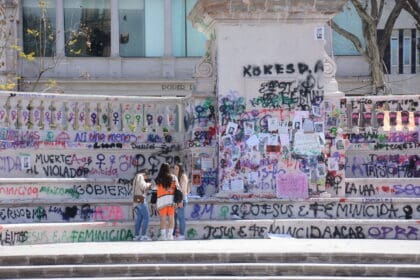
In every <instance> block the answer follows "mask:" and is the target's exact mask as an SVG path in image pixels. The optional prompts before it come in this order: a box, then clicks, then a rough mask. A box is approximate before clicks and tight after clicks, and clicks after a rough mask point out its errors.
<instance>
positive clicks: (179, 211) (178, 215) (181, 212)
mask: <svg viewBox="0 0 420 280" xmlns="http://www.w3.org/2000/svg"><path fill="white" fill-rule="evenodd" d="M182 205H183V207H182V208H176V212H175V228H174V234H175V233H176V230H177V228H178V223H179V235H185V207H186V206H187V201H186V200H185V199H184V201H183V202H182Z"/></svg>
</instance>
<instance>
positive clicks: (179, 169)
mask: <svg viewBox="0 0 420 280" xmlns="http://www.w3.org/2000/svg"><path fill="white" fill-rule="evenodd" d="M174 174H175V176H176V177H177V178H178V182H179V186H180V189H181V191H182V194H183V198H184V199H183V201H182V202H180V203H178V204H177V208H176V211H175V230H174V234H175V232H176V230H177V228H178V224H179V235H178V240H184V239H185V207H186V206H187V202H188V199H187V195H188V194H189V193H190V189H189V185H188V176H187V174H185V171H184V167H183V166H182V165H181V164H175V166H174Z"/></svg>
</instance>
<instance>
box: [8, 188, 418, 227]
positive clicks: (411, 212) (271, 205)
mask: <svg viewBox="0 0 420 280" xmlns="http://www.w3.org/2000/svg"><path fill="white" fill-rule="evenodd" d="M418 190H419V191H418V193H417V194H416V195H417V196H418V195H419V194H420V186H419V189H418ZM0 204H1V207H0V220H1V222H2V223H4V224H18V223H28V224H29V223H60V222H98V221H108V222H112V221H116V222H123V221H128V220H131V219H132V218H133V207H132V197H131V196H130V197H125V198H121V199H116V198H105V197H97V198H95V199H93V198H78V199H72V200H67V201H66V200H58V199H52V198H48V200H43V199H42V197H41V196H40V197H39V198H36V199H24V198H19V199H15V200H12V199H10V198H8V197H6V196H4V195H3V194H2V193H0ZM419 205H420V197H363V198H361V197H341V198H338V197H334V198H327V197H324V198H310V199H302V200H289V199H255V198H248V199H245V198H243V199H226V198H205V199H201V198H191V199H190V201H189V202H188V204H187V207H186V209H185V216H186V218H187V220H191V221H195V220H234V219H250V220H256V219H363V220H367V219H384V220H388V219H399V220H410V219H420V207H419ZM149 208H150V213H151V217H150V218H151V219H152V220H158V219H159V217H158V215H157V212H156V210H155V208H153V207H152V206H151V205H150V204H149Z"/></svg>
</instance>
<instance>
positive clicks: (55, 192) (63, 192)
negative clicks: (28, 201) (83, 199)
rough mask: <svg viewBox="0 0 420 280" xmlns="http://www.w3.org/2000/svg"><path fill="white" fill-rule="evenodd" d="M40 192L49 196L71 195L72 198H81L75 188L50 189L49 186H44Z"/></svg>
mask: <svg viewBox="0 0 420 280" xmlns="http://www.w3.org/2000/svg"><path fill="white" fill-rule="evenodd" d="M39 192H40V193H41V192H44V193H46V194H48V195H59V196H65V195H70V197H72V198H79V193H78V192H77V191H76V190H75V189H73V188H67V189H63V188H59V187H48V186H42V187H41V189H40V190H39Z"/></svg>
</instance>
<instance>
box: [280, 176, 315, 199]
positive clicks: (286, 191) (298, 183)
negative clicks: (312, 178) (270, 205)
mask: <svg viewBox="0 0 420 280" xmlns="http://www.w3.org/2000/svg"><path fill="white" fill-rule="evenodd" d="M276 195H277V197H278V198H307V197H308V177H307V176H306V175H305V174H303V173H298V172H296V173H284V174H278V175H277V193H276Z"/></svg>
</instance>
